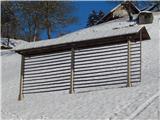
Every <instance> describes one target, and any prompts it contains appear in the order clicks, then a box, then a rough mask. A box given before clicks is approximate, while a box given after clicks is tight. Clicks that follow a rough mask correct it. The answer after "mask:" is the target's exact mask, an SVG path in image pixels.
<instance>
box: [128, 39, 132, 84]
mask: <svg viewBox="0 0 160 120" xmlns="http://www.w3.org/2000/svg"><path fill="white" fill-rule="evenodd" d="M127 66H128V79H127V80H128V81H127V86H128V87H131V86H132V84H131V40H128V65H127Z"/></svg>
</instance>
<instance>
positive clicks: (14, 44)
mask: <svg viewBox="0 0 160 120" xmlns="http://www.w3.org/2000/svg"><path fill="white" fill-rule="evenodd" d="M0 40H1V42H0V44H1V45H5V46H7V45H8V38H1V39H0ZM26 43H27V42H26V41H24V40H15V39H9V47H12V48H14V47H17V46H19V45H22V44H26Z"/></svg>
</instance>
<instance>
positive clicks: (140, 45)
mask: <svg viewBox="0 0 160 120" xmlns="http://www.w3.org/2000/svg"><path fill="white" fill-rule="evenodd" d="M141 73H142V31H141V32H140V82H141Z"/></svg>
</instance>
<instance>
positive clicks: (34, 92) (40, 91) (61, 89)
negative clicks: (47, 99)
mask: <svg viewBox="0 0 160 120" xmlns="http://www.w3.org/2000/svg"><path fill="white" fill-rule="evenodd" d="M65 90H67V91H68V90H69V87H66V88H59V89H53V90H52V89H51V90H50V89H49V90H39V91H30V92H28V91H27V92H26V91H25V92H24V91H23V94H37V93H46V92H58V91H65Z"/></svg>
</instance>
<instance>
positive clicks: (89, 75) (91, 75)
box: [75, 71, 127, 79]
mask: <svg viewBox="0 0 160 120" xmlns="http://www.w3.org/2000/svg"><path fill="white" fill-rule="evenodd" d="M120 74H121V75H124V74H125V75H127V72H126V71H122V72H121V71H120V72H114V73H105V72H104V73H98V74H88V75H76V74H75V79H76V78H85V77H86V78H87V77H96V76H105V75H106V76H108V77H109V76H113V75H115V76H117V75H120Z"/></svg>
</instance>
